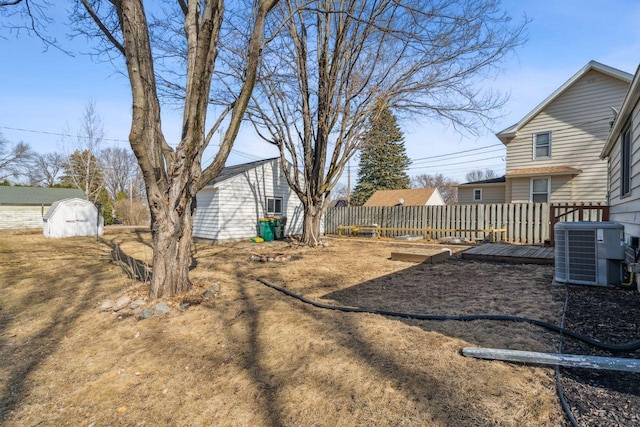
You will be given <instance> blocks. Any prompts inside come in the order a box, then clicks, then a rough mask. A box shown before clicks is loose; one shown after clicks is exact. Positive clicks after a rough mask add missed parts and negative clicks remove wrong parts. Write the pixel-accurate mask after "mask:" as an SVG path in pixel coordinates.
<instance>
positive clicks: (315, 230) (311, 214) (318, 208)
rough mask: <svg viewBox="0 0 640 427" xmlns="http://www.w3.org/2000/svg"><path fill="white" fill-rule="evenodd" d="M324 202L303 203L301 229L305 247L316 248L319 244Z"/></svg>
mask: <svg viewBox="0 0 640 427" xmlns="http://www.w3.org/2000/svg"><path fill="white" fill-rule="evenodd" d="M323 205H324V202H317V201H315V202H313V201H312V202H303V206H304V222H303V228H302V242H301V243H303V244H305V245H307V246H312V247H314V246H318V244H319V243H320V225H321V221H322V214H323V213H324V208H323Z"/></svg>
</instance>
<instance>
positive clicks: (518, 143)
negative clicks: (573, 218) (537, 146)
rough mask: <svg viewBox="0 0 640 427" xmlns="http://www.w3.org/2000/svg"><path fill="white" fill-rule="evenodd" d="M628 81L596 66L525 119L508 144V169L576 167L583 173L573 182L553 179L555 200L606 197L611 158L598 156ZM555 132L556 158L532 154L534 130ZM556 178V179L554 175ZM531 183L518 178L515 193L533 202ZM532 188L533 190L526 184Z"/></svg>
mask: <svg viewBox="0 0 640 427" xmlns="http://www.w3.org/2000/svg"><path fill="white" fill-rule="evenodd" d="M628 87H629V85H628V84H627V83H624V82H622V81H620V80H618V79H615V78H613V77H609V76H607V75H605V74H602V73H600V72H598V71H595V70H592V71H590V72H588V73H587V74H585V75H584V76H583V77H582V78H581V79H579V80H578V81H577V82H575V83H574V84H573V85H572V86H571V87H569V88H567V89H566V90H565V92H564V93H563V94H561V95H560V96H559V97H558V98H557V99H556V100H554V101H553V102H552V103H551V104H549V105H548V106H547V108H545V110H543V111H542V112H541V113H540V114H538V115H537V116H536V117H534V118H533V119H532V120H531V121H529V123H527V124H525V125H524V126H523V127H522V128H521V129H520V130H519V131H518V135H517V136H516V137H515V138H514V139H513V140H512V141H510V142H509V143H508V145H507V173H509V172H510V171H513V170H517V169H526V168H536V167H549V166H573V167H575V168H578V169H581V170H582V172H581V173H580V174H579V175H577V176H575V177H574V178H573V179H572V184H571V186H570V187H568V186H567V185H566V183H565V184H562V185H561V184H560V183H559V182H553V184H552V185H554V187H555V188H554V190H558V191H559V194H558V195H557V196H552V198H551V200H552V201H576V202H582V201H592V200H594V201H605V200H606V194H607V180H606V176H607V163H606V162H605V161H601V160H600V159H599V155H600V152H601V151H602V148H603V147H604V143H605V141H606V139H607V137H608V134H609V127H610V126H609V121H610V120H611V119H612V113H611V107H616V108H618V107H619V106H620V105H621V104H622V100H623V99H624V96H625V93H626V91H627V89H628ZM546 131H550V132H551V158H550V159H533V135H534V134H535V133H537V132H546ZM554 181H555V179H554ZM525 187H526V186H525V185H524V183H523V182H521V181H517V182H516V181H515V180H513V187H512V194H511V198H507V201H511V202H524V201H528V200H529V198H528V194H527V195H526V198H525V197H524V196H525V192H524V188H525ZM527 193H528V189H527Z"/></svg>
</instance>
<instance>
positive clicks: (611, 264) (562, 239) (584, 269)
mask: <svg viewBox="0 0 640 427" xmlns="http://www.w3.org/2000/svg"><path fill="white" fill-rule="evenodd" d="M554 234H555V277H554V279H555V281H556V282H561V283H572V284H578V285H596V286H608V285H616V284H618V283H620V282H621V281H622V278H623V263H622V261H623V260H624V259H625V246H624V226H623V225H622V224H618V223H616V222H611V221H603V222H589V221H587V222H558V223H556V225H555V227H554Z"/></svg>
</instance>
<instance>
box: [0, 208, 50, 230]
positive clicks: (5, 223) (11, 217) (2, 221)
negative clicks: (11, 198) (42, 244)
mask: <svg viewBox="0 0 640 427" xmlns="http://www.w3.org/2000/svg"><path fill="white" fill-rule="evenodd" d="M49 206H50V205H46V206H45V205H43V206H0V230H10V229H18V228H42V215H43V214H44V212H46V210H47V209H49Z"/></svg>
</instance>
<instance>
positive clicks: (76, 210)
mask: <svg viewBox="0 0 640 427" xmlns="http://www.w3.org/2000/svg"><path fill="white" fill-rule="evenodd" d="M103 232H104V218H102V215H100V213H99V212H98V208H97V207H96V205H94V204H93V203H91V202H90V201H88V200H85V199H80V198H72V199H63V200H58V201H57V202H54V203H53V204H52V205H51V207H50V208H49V209H48V210H47V212H46V213H45V214H44V216H43V217H42V234H44V236H45V237H53V238H64V237H80V236H99V235H102V233H103Z"/></svg>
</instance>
